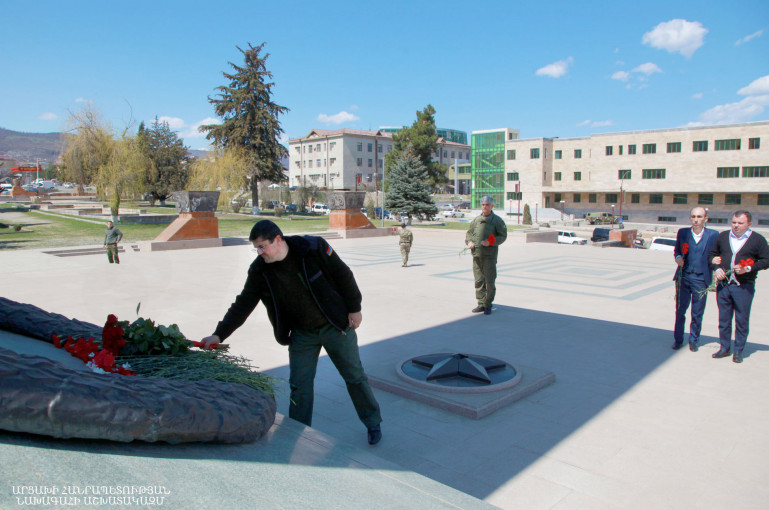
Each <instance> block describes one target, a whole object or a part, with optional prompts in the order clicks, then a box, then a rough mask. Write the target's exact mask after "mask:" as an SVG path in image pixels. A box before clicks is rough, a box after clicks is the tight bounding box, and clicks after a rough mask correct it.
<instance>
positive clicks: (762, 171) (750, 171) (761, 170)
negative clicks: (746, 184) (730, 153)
mask: <svg viewBox="0 0 769 510" xmlns="http://www.w3.org/2000/svg"><path fill="white" fill-rule="evenodd" d="M742 176H743V177H769V166H744V167H742Z"/></svg>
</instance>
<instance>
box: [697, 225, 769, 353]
mask: <svg viewBox="0 0 769 510" xmlns="http://www.w3.org/2000/svg"><path fill="white" fill-rule="evenodd" d="M752 221H753V219H752V216H751V214H750V212H748V211H737V212H736V213H734V217H733V218H732V229H731V230H729V231H726V232H721V233H720V234H719V235H718V239H716V244H715V246H714V247H713V250H712V251H711V252H710V259H711V262H712V263H713V266H717V267H718V269H716V278H717V279H718V281H719V285H718V290H717V295H716V300H717V301H718V336H719V341H720V342H721V349H720V350H719V351H718V352H717V353H715V354H714V355H713V357H714V358H725V357H726V356H728V355H729V354H730V348H731V341H732V317H734V322H735V333H734V356H733V357H732V361H734V362H735V363H742V350H743V349H744V348H745V343H746V342H747V340H748V331H749V324H750V306H751V305H752V304H753V295H754V294H755V292H756V285H755V282H756V273H757V272H758V271H760V270H762V269H766V268H767V267H769V245H767V243H766V238H764V236H762V235H761V234H758V233H756V232H753V231H752V230H750V226H751V225H752V224H753V223H752Z"/></svg>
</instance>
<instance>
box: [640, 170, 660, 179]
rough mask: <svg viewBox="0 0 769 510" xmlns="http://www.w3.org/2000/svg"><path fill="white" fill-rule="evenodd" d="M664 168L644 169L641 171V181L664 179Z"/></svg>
mask: <svg viewBox="0 0 769 510" xmlns="http://www.w3.org/2000/svg"><path fill="white" fill-rule="evenodd" d="M664 178H665V169H664V168H645V169H643V170H641V179H664Z"/></svg>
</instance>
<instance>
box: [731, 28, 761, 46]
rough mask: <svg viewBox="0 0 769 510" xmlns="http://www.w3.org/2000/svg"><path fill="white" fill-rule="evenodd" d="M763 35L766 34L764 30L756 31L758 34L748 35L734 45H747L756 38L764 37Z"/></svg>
mask: <svg viewBox="0 0 769 510" xmlns="http://www.w3.org/2000/svg"><path fill="white" fill-rule="evenodd" d="M763 33H764V31H763V30H758V31H756V32H753V33H752V34H750V35H746V36H745V37H743V38H742V39H737V41H735V43H734V45H735V46H739V45H740V44H742V43H746V42H748V41H750V40H751V39H754V38H756V37H761V35H762V34H763Z"/></svg>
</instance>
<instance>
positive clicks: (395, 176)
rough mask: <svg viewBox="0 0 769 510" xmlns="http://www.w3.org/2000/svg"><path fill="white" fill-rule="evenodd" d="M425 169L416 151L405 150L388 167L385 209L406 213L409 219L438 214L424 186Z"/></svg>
mask: <svg viewBox="0 0 769 510" xmlns="http://www.w3.org/2000/svg"><path fill="white" fill-rule="evenodd" d="M426 178H427V169H426V168H425V165H424V164H423V163H422V161H421V160H420V158H419V156H418V155H417V153H416V151H414V150H413V149H411V148H407V149H406V150H405V151H404V152H403V153H402V154H401V155H400V157H398V158H397V159H395V160H394V161H393V162H392V165H391V166H390V181H389V182H390V189H389V191H388V192H387V195H386V196H385V209H389V210H390V211H392V212H394V213H404V212H405V213H407V214H408V216H409V218H411V217H412V216H419V217H420V218H421V217H427V218H431V217H433V216H435V215H436V214H438V208H437V207H435V204H434V203H433V200H432V198H430V192H429V191H428V189H427V187H426V186H425V179H426Z"/></svg>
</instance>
